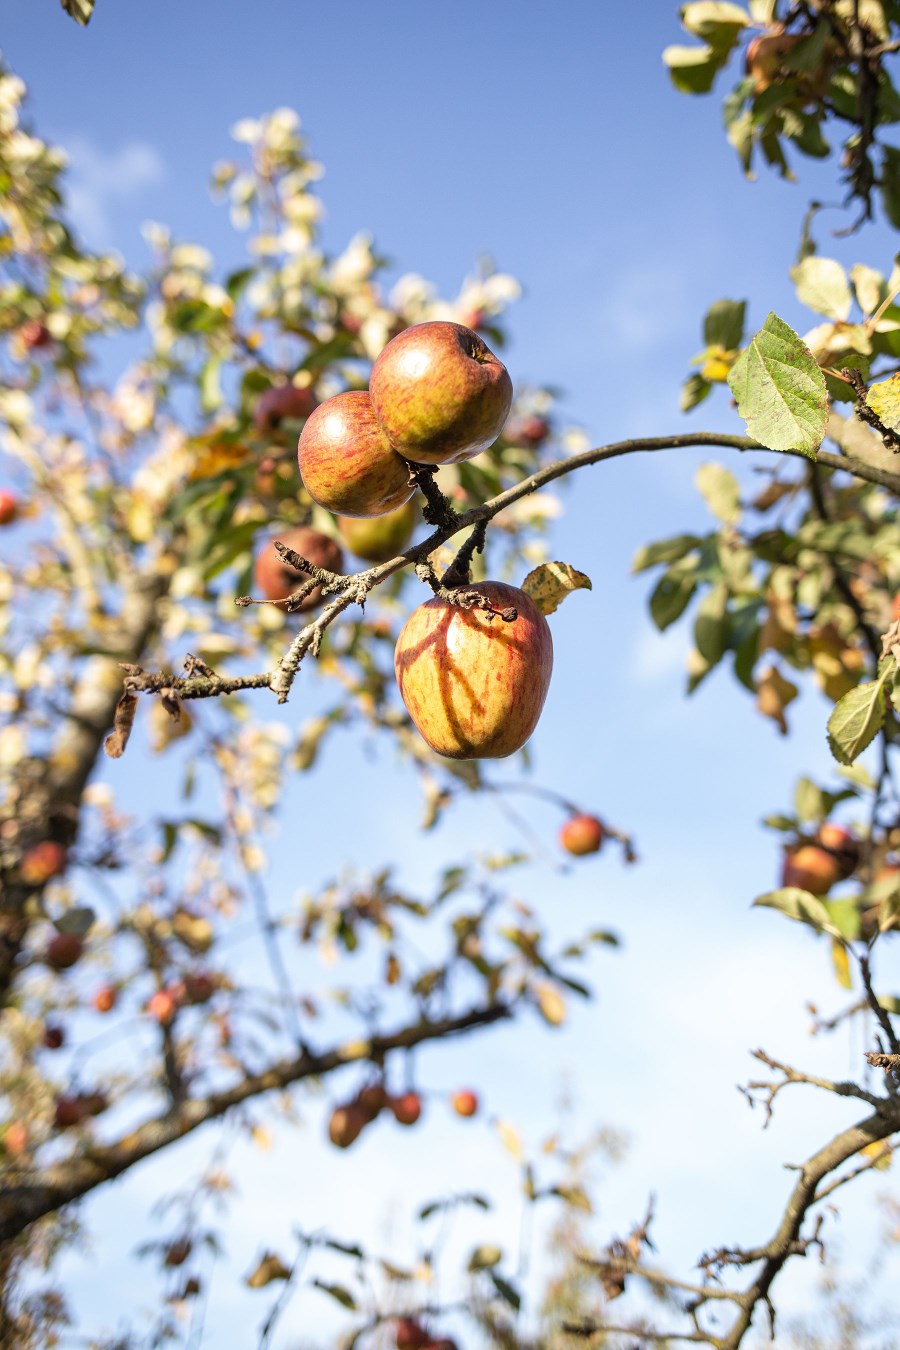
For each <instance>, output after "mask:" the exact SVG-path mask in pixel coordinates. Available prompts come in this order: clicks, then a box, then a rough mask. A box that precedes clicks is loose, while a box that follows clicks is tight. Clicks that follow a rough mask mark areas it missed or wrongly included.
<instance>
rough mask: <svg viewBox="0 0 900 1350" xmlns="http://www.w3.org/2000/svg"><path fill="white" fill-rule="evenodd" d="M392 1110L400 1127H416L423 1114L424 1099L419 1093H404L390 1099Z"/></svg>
mask: <svg viewBox="0 0 900 1350" xmlns="http://www.w3.org/2000/svg"><path fill="white" fill-rule="evenodd" d="M390 1108H391V1110H392V1111H393V1113H394V1119H395V1120H396V1121H397V1123H398V1125H415V1123H416V1121H417V1120H418V1119H419V1116H420V1115H421V1114H422V1098H421V1097H420V1096H419V1094H418V1092H404V1093H401V1095H400V1096H399V1097H392V1098H391V1099H390Z"/></svg>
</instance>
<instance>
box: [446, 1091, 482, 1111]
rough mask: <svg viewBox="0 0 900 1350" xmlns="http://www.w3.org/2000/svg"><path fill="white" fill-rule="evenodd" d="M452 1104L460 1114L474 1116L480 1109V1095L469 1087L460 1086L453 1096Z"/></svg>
mask: <svg viewBox="0 0 900 1350" xmlns="http://www.w3.org/2000/svg"><path fill="white" fill-rule="evenodd" d="M450 1105H451V1106H452V1107H453V1110H454V1111H455V1112H456V1114H457V1115H458V1116H474V1115H475V1112H476V1111H477V1110H478V1096H477V1094H476V1093H474V1092H472V1091H471V1089H469V1088H460V1090H459V1091H458V1092H454V1093H453V1095H452V1096H451V1098H450Z"/></svg>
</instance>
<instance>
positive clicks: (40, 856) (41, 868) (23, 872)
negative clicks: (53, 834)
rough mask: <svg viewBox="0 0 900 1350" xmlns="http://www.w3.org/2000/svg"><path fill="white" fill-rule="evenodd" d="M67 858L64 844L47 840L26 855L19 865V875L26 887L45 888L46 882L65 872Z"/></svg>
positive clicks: (36, 845) (29, 850)
mask: <svg viewBox="0 0 900 1350" xmlns="http://www.w3.org/2000/svg"><path fill="white" fill-rule="evenodd" d="M66 857H67V854H66V850H65V848H64V847H63V845H62V844H57V843H56V842H55V841H54V840H52V839H45V840H44V841H43V842H42V843H40V844H35V845H34V846H33V847H32V848H30V849H28V850H27V852H26V853H25V854H24V856H23V858H22V861H21V863H20V864H19V874H20V876H21V878H22V880H23V881H24V882H25V883H26V885H28V886H43V885H44V883H45V882H47V881H50V880H51V878H53V877H57V876H59V874H60V872H63V871H65V866H66Z"/></svg>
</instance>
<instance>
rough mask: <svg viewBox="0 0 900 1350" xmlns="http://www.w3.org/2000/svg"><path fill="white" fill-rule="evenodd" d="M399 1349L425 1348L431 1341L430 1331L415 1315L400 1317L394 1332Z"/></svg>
mask: <svg viewBox="0 0 900 1350" xmlns="http://www.w3.org/2000/svg"><path fill="white" fill-rule="evenodd" d="M394 1341H395V1343H396V1346H397V1350H424V1348H425V1346H426V1345H428V1343H429V1336H428V1332H427V1331H426V1330H425V1328H424V1327H423V1326H422V1324H421V1323H420V1322H417V1321H416V1320H415V1318H414V1317H400V1318H398V1319H397V1328H396V1331H395V1332H394Z"/></svg>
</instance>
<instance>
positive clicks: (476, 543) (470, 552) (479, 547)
mask: <svg viewBox="0 0 900 1350" xmlns="http://www.w3.org/2000/svg"><path fill="white" fill-rule="evenodd" d="M486 533H487V521H486V520H479V522H478V524H477V525H476V526H475V528H474V530H473V531H472V533H471V534H470V535H469V537H468V539H467V540H466V542H465V543H464V544H463V546H462V548H461V549H460V550H459V552H458V553H457V555H456V557H455V558H454V559H453V562H452V563H451V564H450V566H449V567H448V568H447V570H446V572H445V573H444V585H445V586H468V584H469V582H470V581H471V580H472V567H471V564H472V558H473V557H474V555H475V554H476V553H483V552H484V541H485V535H486Z"/></svg>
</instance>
